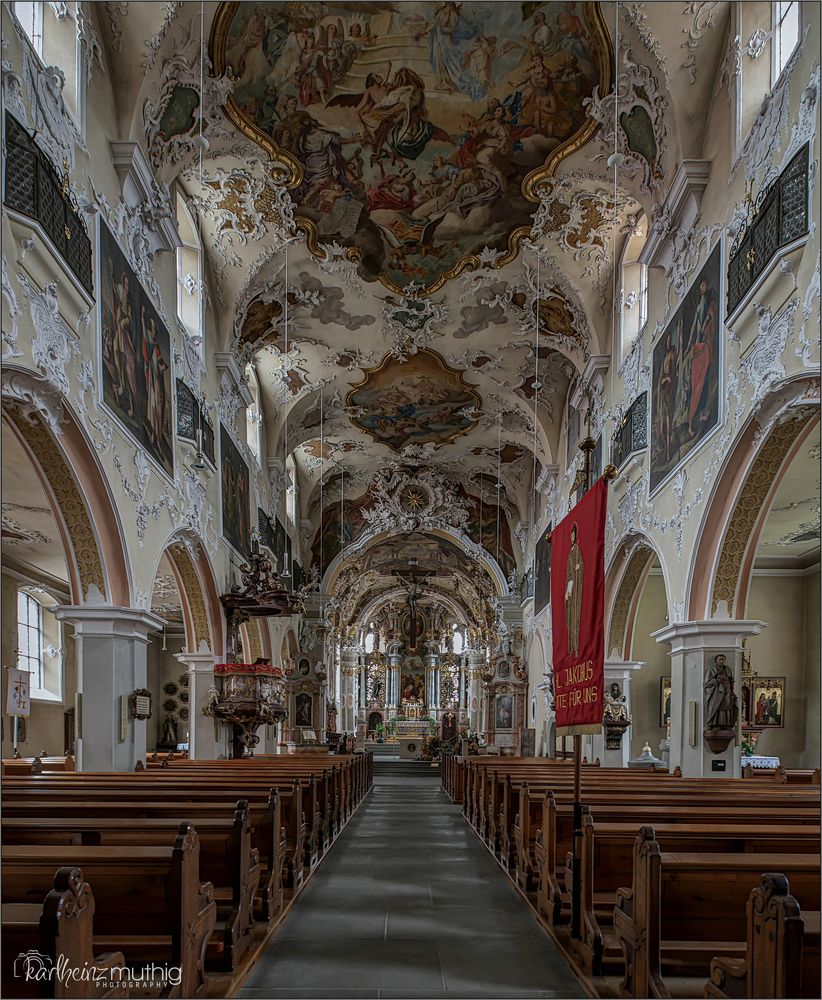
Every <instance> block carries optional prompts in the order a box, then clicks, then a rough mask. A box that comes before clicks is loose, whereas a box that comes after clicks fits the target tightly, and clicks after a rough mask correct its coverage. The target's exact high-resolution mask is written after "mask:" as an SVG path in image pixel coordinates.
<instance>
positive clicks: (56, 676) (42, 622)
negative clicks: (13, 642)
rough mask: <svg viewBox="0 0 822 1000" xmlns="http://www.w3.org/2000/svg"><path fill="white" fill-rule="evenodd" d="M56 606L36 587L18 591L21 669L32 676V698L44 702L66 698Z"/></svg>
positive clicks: (18, 649) (23, 588) (19, 660)
mask: <svg viewBox="0 0 822 1000" xmlns="http://www.w3.org/2000/svg"><path fill="white" fill-rule="evenodd" d="M35 592H36V593H37V595H38V596H35ZM54 604H56V602H55V601H54V600H53V599H52V598H50V597H48V595H46V594H44V593H42V591H39V590H37V591H35V588H30V587H22V588H20V590H18V591H17V666H18V667H19V669H20V670H26V671H28V673H29V674H30V675H31V696H32V698H36V699H40V700H43V701H59V700H60V699H61V697H62V693H61V692H62V654H61V650H60V623H59V622H58V621H57V619H56V618H55V617H54V614H53V612H52V610H51V609H52V607H53V606H54Z"/></svg>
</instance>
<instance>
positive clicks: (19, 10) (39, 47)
mask: <svg viewBox="0 0 822 1000" xmlns="http://www.w3.org/2000/svg"><path fill="white" fill-rule="evenodd" d="M12 6H13V8H14V16H15V17H16V18H17V20H18V21H19V22H20V27H21V28H22V29H23V31H25V33H26V38H28V40H29V41H30V42H31V46H32V48H33V49H34V51H35V52H36V53H37V55H38V56H40V58H41V59H42V58H43V7H44V4H42V3H15V4H12Z"/></svg>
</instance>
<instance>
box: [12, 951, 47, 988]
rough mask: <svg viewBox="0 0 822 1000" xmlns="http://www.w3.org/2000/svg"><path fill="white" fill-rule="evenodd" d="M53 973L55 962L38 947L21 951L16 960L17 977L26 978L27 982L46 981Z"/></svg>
mask: <svg viewBox="0 0 822 1000" xmlns="http://www.w3.org/2000/svg"><path fill="white" fill-rule="evenodd" d="M53 975H54V962H52V960H51V958H50V957H49V956H48V955H44V954H43V953H42V952H40V951H37V949H36V948H30V949H29V950H28V951H21V952H20V954H19V955H18V956H17V958H15V960H14V977H15V979H25V981H26V982H27V983H33V982H45V981H46V980H49V979H51V978H52V976H53Z"/></svg>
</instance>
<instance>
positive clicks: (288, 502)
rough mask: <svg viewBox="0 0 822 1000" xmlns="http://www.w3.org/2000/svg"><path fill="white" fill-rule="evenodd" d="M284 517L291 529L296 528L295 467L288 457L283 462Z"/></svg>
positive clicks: (292, 460)
mask: <svg viewBox="0 0 822 1000" xmlns="http://www.w3.org/2000/svg"><path fill="white" fill-rule="evenodd" d="M285 477H286V485H285V516H286V517H287V518H288V523H289V524H290V525H291V527H292V528H296V527H297V467H296V465H295V464H294V459H293V458H292V457H291V456H290V455H289V456H288V458H287V459H286V462H285Z"/></svg>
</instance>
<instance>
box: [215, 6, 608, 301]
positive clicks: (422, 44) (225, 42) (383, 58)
mask: <svg viewBox="0 0 822 1000" xmlns="http://www.w3.org/2000/svg"><path fill="white" fill-rule="evenodd" d="M210 55H211V59H212V64H213V66H214V71H215V73H216V74H217V75H222V74H223V73H226V74H227V75H228V76H229V77H230V79H231V80H232V81H233V85H234V86H233V92H232V94H231V96H230V97H229V98H228V100H227V102H226V104H225V112H226V115H227V116H228V118H229V119H230V120H231V121H232V122H233V123H234V124H235V125H236V126H237V128H238V129H239V130H240V131H241V132H242V133H243V134H244V135H247V136H249V137H250V138H251V139H253V140H254V141H256V142H257V143H258V144H259V145H260V146H262V147H263V149H264V150H266V152H268V153H269V154H270V155H271V156H272V157H273V158H274V159H276V160H278V161H279V162H280V163H281V164H282V165H283V166H284V167H285V169H286V170H287V172H288V174H289V175H290V177H289V179H290V181H291V184H292V185H293V191H292V197H293V199H294V202H295V205H296V213H295V215H296V218H297V221H298V224H299V225H300V226H301V227H302V228H303V229H305V230H306V231H307V233H308V245H309V247H310V248H311V250H312V252H314V253H316V254H318V255H319V254H320V253H321V252H322V251H321V250H320V244H329V243H332V242H336V243H339V244H340V245H342V246H345V247H348V248H351V250H352V251H353V252H352V257H355V259H357V260H358V261H359V264H360V273H361V275H362V276H363V277H364V278H365V279H366V280H372V281H373V280H377V279H379V280H381V281H382V282H383V284H385V285H387V286H388V287H389V288H392V289H396V290H399V289H402V288H403V287H404V286H406V285H408V284H409V283H411V282H413V283H415V284H416V285H417V286H421V287H422V288H423V289H425V290H426V291H430V290H435V289H437V288H439V287H440V286H441V285H442V284H443V283H444V282H445V281H447V280H448V279H449V278H450V277H453V276H455V275H457V274H459V273H460V272H461V271H462V270H464V269H465V268H466V267H476V266H477V255H478V254H479V253H480V252H481V250H482V249H483V248H484V247H485V246H488V247H491V248H493V249H495V250H497V251H500V258H499V259H498V260H496V261H495V264H496V266H501V265H502V264H504V263H509V262H510V261H511V260H513V259H514V257H515V256H516V253H517V249H518V244H519V241H520V239H521V238H522V236H524V235H525V234H526V233H527V232H528V227H530V224H531V214H532V213H533V209H534V202H535V201H536V200H537V198H536V195H535V193H534V188H535V186H536V185H538V184H539V182H540V181H541V180H542V179H544V178H545V177H547V176H548V175H549V174H551V173H552V172H553V171H554V169H555V168H556V166H557V164H558V163H559V162H560V161H561V160H562V159H563V158H564V157H565V156H568V155H569V154H570V153H572V152H574V151H575V150H576V149H578V148H579V147H580V146H582V145H583V144H584V143H585V142H587V141H588V139H590V138H591V136H592V135H593V134H594V132H595V131H596V128H597V125H596V123H595V122H594V120H593V119H592V118H591V117H590V116H589V114H588V112H587V110H586V107H585V99H586V98H588V97H591V96H592V95H593V93H594V91H595V90H598V93H599V94H600V95H604V94H606V93H607V92H608V91H609V90H610V88H611V77H612V61H613V56H612V51H611V46H610V42H609V39H608V33H607V31H606V29H605V25H604V22H603V19H602V15H601V13H600V10H599V4H595V3H574V2H569V3H562V4H542V3H535V4H528V3H494V2H489V0H484V2H476V0H466V2H463V3H456V2H420V3H415V4H408V3H367V4H364V3H352V2H341V3H335V2H328V3H323V4H297V3H290V2H288V3H286V2H275V3H254V4H236V3H222V4H220V6H219V8H218V10H217V14H216V16H215V20H214V27H213V30H212V35H211V41H210Z"/></svg>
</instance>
